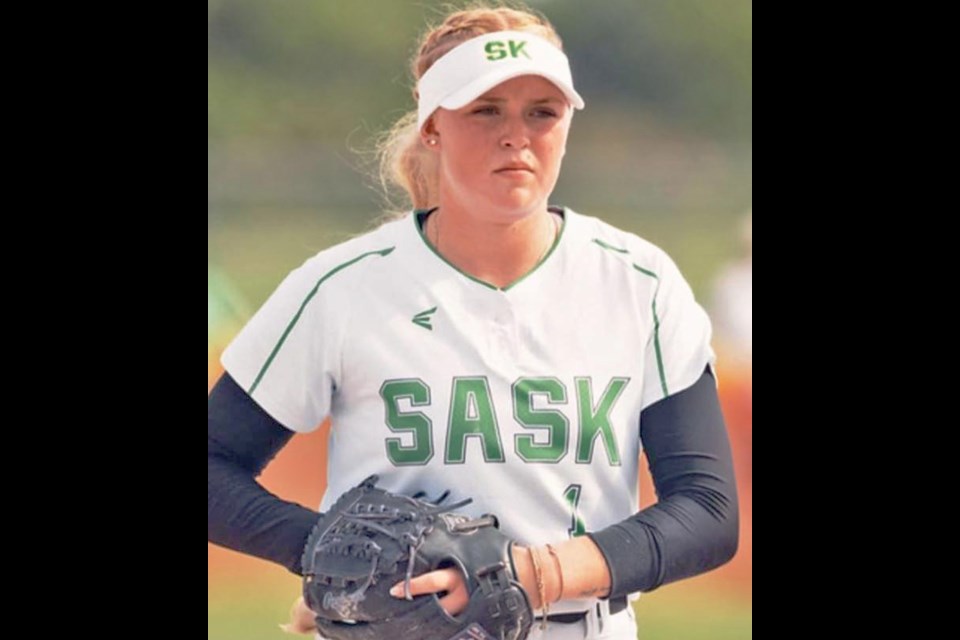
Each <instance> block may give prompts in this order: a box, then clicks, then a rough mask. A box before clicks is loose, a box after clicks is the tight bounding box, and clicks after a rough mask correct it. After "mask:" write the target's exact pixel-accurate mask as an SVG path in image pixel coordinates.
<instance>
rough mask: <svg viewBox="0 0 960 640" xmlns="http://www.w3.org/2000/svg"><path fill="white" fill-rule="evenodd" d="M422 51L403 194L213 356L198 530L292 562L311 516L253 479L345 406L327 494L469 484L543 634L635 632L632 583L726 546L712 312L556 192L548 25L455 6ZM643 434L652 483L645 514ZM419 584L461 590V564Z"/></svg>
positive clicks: (327, 499) (296, 563)
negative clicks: (375, 484)
mask: <svg viewBox="0 0 960 640" xmlns="http://www.w3.org/2000/svg"><path fill="white" fill-rule="evenodd" d="M414 72H415V76H416V77H417V78H418V83H417V92H416V96H417V98H418V110H417V112H416V114H411V115H410V116H409V117H407V118H406V119H404V120H403V121H402V122H401V123H400V124H399V125H398V126H397V127H396V128H395V129H394V132H393V138H392V141H391V143H390V144H388V145H387V148H386V149H385V154H386V157H387V158H388V159H389V160H392V162H393V166H394V167H396V169H395V171H394V175H395V177H396V179H397V181H398V182H399V183H400V184H402V185H403V186H405V187H406V188H407V191H408V193H409V195H410V198H411V200H412V204H413V210H412V212H411V213H409V214H408V215H406V216H403V217H400V218H398V219H395V220H393V221H390V222H387V223H385V224H383V225H382V226H381V227H380V228H378V229H377V230H375V231H373V232H371V233H368V234H366V235H363V236H361V237H358V238H355V239H353V240H350V241H348V242H345V243H343V244H340V245H337V246H335V247H332V248H330V249H327V250H325V251H322V252H320V253H319V254H317V255H316V256H314V257H312V258H310V259H309V260H307V261H306V262H305V263H304V264H303V265H302V266H301V267H299V268H298V269H296V270H294V271H293V272H292V273H291V274H290V275H289V276H288V277H287V278H286V279H285V280H284V282H283V283H282V284H281V285H280V286H279V288H278V289H277V290H276V291H275V292H274V293H273V295H272V296H271V297H270V298H269V300H268V301H267V302H266V303H265V304H264V305H263V307H262V308H261V309H260V310H259V311H258V312H257V313H256V314H255V315H254V317H253V318H252V319H251V320H250V322H249V323H248V324H247V325H246V326H245V327H244V329H243V330H242V331H241V332H240V333H239V334H238V336H237V337H236V338H235V340H234V341H233V342H232V343H231V345H230V346H229V347H228V348H227V349H226V351H225V352H224V355H223V358H222V363H223V366H224V369H225V372H226V373H225V374H224V376H223V377H222V378H221V379H220V381H219V382H218V383H217V386H216V387H215V388H214V390H213V391H212V392H211V395H210V399H209V419H208V425H209V427H208V433H209V438H208V440H209V449H210V455H209V460H210V462H209V483H208V484H209V491H208V506H209V509H208V511H209V536H208V537H209V539H210V540H211V541H212V542H215V543H217V544H221V545H224V546H227V547H230V548H233V549H237V550H239V551H242V552H245V553H250V554H252V555H256V556H258V557H261V558H265V559H269V560H272V561H274V562H278V563H280V564H283V565H284V566H286V567H287V568H289V569H290V570H291V571H293V572H294V573H297V574H299V573H300V552H301V550H302V548H303V544H304V540H305V538H306V536H307V533H308V532H309V530H310V528H311V527H312V525H313V524H314V523H315V522H316V519H317V514H316V513H315V512H312V511H310V510H308V509H304V508H303V507H300V506H299V505H294V504H290V503H286V502H284V501H282V500H280V499H279V498H277V497H275V496H272V495H271V494H269V493H267V492H266V491H265V490H264V489H263V488H262V487H261V486H260V485H258V484H257V483H256V481H255V477H256V475H257V474H258V473H259V471H260V470H261V469H262V468H263V466H265V465H266V463H267V462H268V461H269V460H270V459H271V458H272V457H273V455H275V453H276V452H277V451H278V450H279V449H280V448H281V447H282V446H283V445H284V444H286V442H287V441H289V439H290V438H291V437H292V436H293V435H294V433H297V432H308V431H311V430H313V429H314V428H316V427H317V426H318V425H319V424H320V423H321V422H322V421H323V420H324V419H325V418H326V417H327V416H331V417H332V424H333V428H332V430H331V435H330V448H329V456H330V458H329V472H328V473H329V477H328V490H327V492H326V494H325V496H324V499H323V502H322V503H321V505H320V511H324V510H325V509H327V508H328V507H329V505H330V504H331V503H332V502H333V501H335V500H336V498H337V497H338V496H339V495H340V494H341V493H343V492H344V491H346V490H347V489H349V488H350V487H352V486H354V485H356V484H357V483H359V482H360V481H361V480H362V479H363V478H365V477H367V476H369V475H371V474H373V473H376V474H378V475H379V476H380V478H381V483H382V486H384V487H385V488H388V489H390V490H392V491H395V492H399V493H407V494H412V493H414V492H416V491H421V490H422V491H426V492H427V493H428V494H429V495H439V494H440V493H441V492H443V491H445V490H450V491H451V499H460V498H466V497H471V498H473V503H472V504H471V505H470V506H469V507H467V508H466V509H465V510H466V511H467V512H468V513H472V514H474V515H479V514H482V513H495V514H497V516H498V517H499V519H500V523H501V529H502V530H503V531H504V532H505V533H506V534H507V535H509V536H511V537H513V538H515V539H517V540H519V541H522V542H523V544H524V545H525V546H523V547H520V548H518V549H517V552H516V554H515V558H514V560H515V562H516V568H517V571H518V573H519V575H520V576H521V579H522V580H521V581H522V583H523V586H524V588H525V590H526V591H527V592H528V594H529V595H530V597H531V601H532V602H533V604H534V607H535V608H536V609H537V613H538V615H540V616H546V619H547V624H546V625H545V626H544V628H541V627H540V625H535V628H534V631H533V633H532V634H531V636H530V637H549V638H571V639H573V638H576V639H581V638H635V637H636V636H637V626H636V622H635V620H634V613H633V610H632V607H631V606H629V600H631V599H633V598H635V597H636V596H637V595H638V594H639V593H640V592H642V591H649V590H651V589H654V588H656V587H659V586H660V585H662V584H666V583H668V582H671V581H675V580H678V579H681V578H685V577H689V576H693V575H696V574H699V573H702V572H704V571H707V570H710V569H712V568H714V567H717V566H719V565H720V564H722V563H724V562H726V561H727V560H729V559H730V558H731V557H732V556H733V554H734V552H735V550H736V546H737V517H738V515H737V502H736V494H735V483H734V478H733V471H732V463H731V459H730V450H729V445H728V442H727V436H726V431H725V427H724V423H723V418H722V415H721V414H720V409H719V403H718V400H717V394H716V385H715V382H714V379H713V373H712V365H713V360H714V354H713V351H712V349H711V347H710V337H711V328H710V321H709V319H708V318H707V315H706V314H705V313H704V311H703V309H702V308H701V307H700V305H699V304H698V303H697V302H696V301H695V300H694V297H693V294H692V292H691V290H690V287H689V286H688V285H687V283H686V282H685V280H684V278H683V277H682V275H681V274H680V272H679V270H678V269H677V267H676V265H675V264H674V263H673V261H672V260H671V259H670V258H669V257H668V256H667V255H666V254H665V253H664V252H663V251H661V250H660V249H658V248H657V247H655V246H654V245H652V244H650V243H649V242H647V241H645V240H643V239H641V238H639V237H637V236H636V235H633V234H630V233H627V232H624V231H621V230H619V229H616V228H614V227H612V226H610V225H608V224H606V223H604V222H602V221H600V220H598V219H596V218H593V217H590V216H589V215H582V214H580V213H577V212H575V211H573V210H571V209H569V208H566V207H561V206H550V205H548V198H549V196H550V193H551V192H552V190H553V188H554V185H555V184H556V181H557V178H558V176H559V172H560V167H561V160H562V158H563V155H564V152H565V148H566V141H567V135H568V133H569V130H570V125H571V120H572V116H573V111H574V109H582V108H583V107H584V101H583V99H582V98H581V97H580V95H579V94H578V93H577V91H576V90H575V88H574V85H573V80H572V78H571V74H570V68H569V64H568V61H567V58H566V56H565V55H564V53H563V52H562V50H561V48H560V40H559V37H558V36H557V35H556V33H555V32H554V30H553V28H552V26H551V25H550V24H549V23H548V22H546V21H545V20H543V19H542V18H540V17H537V16H535V15H532V14H530V13H527V12H522V11H518V10H512V9H503V8H499V9H479V10H470V11H461V12H456V13H453V14H451V15H450V16H448V18H447V19H446V20H445V22H444V23H443V24H442V25H441V26H439V27H438V28H436V29H434V30H433V31H431V32H430V33H428V34H427V35H426V36H425V38H424V40H423V42H422V44H421V47H420V49H419V52H418V54H417V56H416V59H415V60H414ZM641 448H643V449H645V450H646V452H647V456H648V459H649V461H650V464H651V471H652V475H653V478H654V482H655V484H656V486H657V489H658V498H659V502H658V503H657V504H655V505H653V506H652V507H649V508H647V509H645V510H643V511H640V512H637V505H638V495H637V484H638V483H637V480H638V463H639V460H640V453H641ZM412 587H413V593H414V594H423V593H437V594H438V595H439V596H440V601H441V604H442V605H443V606H444V607H445V608H446V609H447V610H448V611H450V612H451V613H456V612H458V611H460V610H462V609H463V608H464V606H465V604H466V600H465V597H466V596H465V595H464V593H465V591H464V589H463V580H462V578H461V576H460V574H459V573H458V572H457V571H456V570H454V569H447V570H442V571H436V572H432V573H428V574H425V575H423V576H419V577H417V578H415V579H414V580H413V583H412ZM293 618H294V621H293V626H292V627H291V629H292V630H296V631H302V632H308V631H310V630H311V627H312V624H311V622H310V620H311V615H310V613H309V611H307V610H305V609H304V608H303V607H302V604H299V603H298V604H297V606H295V609H294V611H293Z"/></svg>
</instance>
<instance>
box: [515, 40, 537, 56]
mask: <svg viewBox="0 0 960 640" xmlns="http://www.w3.org/2000/svg"><path fill="white" fill-rule="evenodd" d="M526 44H527V41H526V40H521V41H520V42H519V43H517V42H516V41H514V40H510V55H511V56H513V57H514V58H519V57H520V54H521V53H522V54H523V55H525V56H526V57H527V59H528V60H529V59H532V58H530V54H529V53H527V52H526V51H524V49H523V47H524V46H525V45H526Z"/></svg>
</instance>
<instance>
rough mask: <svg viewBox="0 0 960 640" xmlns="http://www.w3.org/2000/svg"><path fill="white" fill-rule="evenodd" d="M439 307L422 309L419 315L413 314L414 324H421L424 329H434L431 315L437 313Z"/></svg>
mask: <svg viewBox="0 0 960 640" xmlns="http://www.w3.org/2000/svg"><path fill="white" fill-rule="evenodd" d="M436 311H437V308H436V307H434V308H432V309H427V310H426V311H421V312H420V313H418V314H417V315H415V316H413V324H415V325H419V326H421V327H423V328H424V329H429V330H430V331H433V325H431V324H430V316H432V315H433V314H434V313H436Z"/></svg>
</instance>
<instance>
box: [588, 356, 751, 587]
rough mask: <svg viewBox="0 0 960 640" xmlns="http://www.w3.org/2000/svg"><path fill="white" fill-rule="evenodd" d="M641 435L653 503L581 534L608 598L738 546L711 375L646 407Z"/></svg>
mask: <svg viewBox="0 0 960 640" xmlns="http://www.w3.org/2000/svg"><path fill="white" fill-rule="evenodd" d="M641 438H642V440H643V443H644V448H645V450H646V452H647V459H648V461H649V463H650V472H651V475H652V476H653V482H654V486H655V487H656V490H657V496H658V498H659V500H658V502H657V503H656V504H654V505H652V506H650V507H648V508H646V509H644V510H642V511H640V512H639V513H636V514H634V515H633V516H631V517H629V518H627V519H625V520H624V521H622V522H620V523H617V524H614V525H612V526H609V527H606V528H604V529H602V530H600V531H596V532H592V533H589V534H588V535H589V536H590V537H591V538H592V539H593V541H594V542H595V543H596V544H597V546H598V547H599V548H600V550H601V552H602V553H603V555H604V557H605V558H606V561H607V564H608V566H609V568H610V574H611V593H610V595H611V597H617V596H621V595H625V594H628V593H633V592H636V591H650V590H652V589H656V588H657V587H659V586H661V585H663V584H667V583H670V582H674V581H676V580H680V579H682V578H689V577H691V576H695V575H698V574H701V573H704V572H706V571H709V570H711V569H714V568H716V567H718V566H720V565H722V564H723V563H725V562H727V561H728V560H730V559H731V558H732V557H733V556H734V554H735V553H736V550H737V542H738V537H739V512H738V507H737V490H736V482H735V480H734V473H733V460H732V456H731V453H730V443H729V440H728V438H727V432H726V425H725V424H724V420H723V414H722V412H721V410H720V403H719V398H718V397H717V391H716V384H715V381H714V379H713V376H712V374H711V373H709V372H708V373H704V375H703V376H702V377H701V378H700V380H699V381H698V382H697V383H696V384H694V385H693V386H691V387H690V388H689V389H686V390H684V391H682V392H680V393H678V394H676V395H674V396H670V397H668V398H666V399H664V400H663V401H661V402H659V403H657V404H655V405H653V406H651V407H648V408H647V410H646V411H644V414H643V416H642V418H641Z"/></svg>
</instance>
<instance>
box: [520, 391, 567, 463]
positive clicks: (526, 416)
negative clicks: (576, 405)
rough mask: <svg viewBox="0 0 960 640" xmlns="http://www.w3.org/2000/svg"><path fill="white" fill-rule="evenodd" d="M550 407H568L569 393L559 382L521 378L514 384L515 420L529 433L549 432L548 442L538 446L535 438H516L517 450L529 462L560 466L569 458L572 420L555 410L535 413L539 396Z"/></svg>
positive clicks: (539, 410)
mask: <svg viewBox="0 0 960 640" xmlns="http://www.w3.org/2000/svg"><path fill="white" fill-rule="evenodd" d="M538 395H540V396H544V395H545V396H546V397H547V402H548V403H550V404H558V403H566V401H567V390H566V389H565V388H564V386H563V383H561V382H560V381H559V380H557V379H556V378H520V379H519V380H517V381H516V382H515V383H513V416H514V418H516V420H517V423H518V424H520V425H521V426H522V427H524V428H526V429H544V428H545V429H547V430H548V432H547V433H548V437H547V442H546V443H542V444H538V443H536V442H535V441H534V437H533V435H532V434H525V433H524V434H517V435H516V436H514V448H515V449H516V452H517V455H519V456H520V457H521V458H522V459H523V460H524V461H525V462H559V461H560V459H561V458H563V457H564V456H565V455H567V433H568V431H569V424H570V423H569V420H567V417H566V416H565V415H563V413H561V412H560V411H557V410H555V409H534V408H533V399H534V397H535V396H538Z"/></svg>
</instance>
